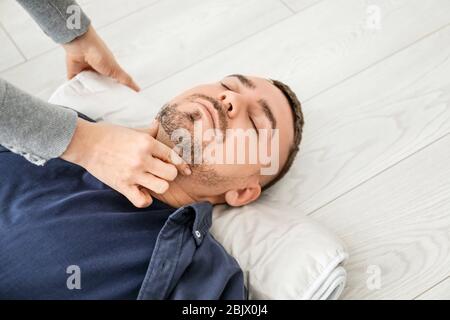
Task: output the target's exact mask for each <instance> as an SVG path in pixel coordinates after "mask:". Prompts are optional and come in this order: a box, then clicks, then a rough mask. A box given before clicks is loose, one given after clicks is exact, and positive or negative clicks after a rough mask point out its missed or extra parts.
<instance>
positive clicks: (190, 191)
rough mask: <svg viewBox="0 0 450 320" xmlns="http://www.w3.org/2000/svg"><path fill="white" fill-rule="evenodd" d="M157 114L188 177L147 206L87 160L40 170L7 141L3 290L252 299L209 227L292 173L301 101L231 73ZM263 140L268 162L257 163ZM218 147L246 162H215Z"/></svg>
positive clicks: (1, 222)
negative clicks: (217, 209) (90, 168)
mask: <svg viewBox="0 0 450 320" xmlns="http://www.w3.org/2000/svg"><path fill="white" fill-rule="evenodd" d="M80 117H83V118H85V119H86V120H89V121H91V120H90V119H88V118H87V117H85V116H84V115H80ZM157 119H158V123H157V125H158V126H159V127H158V130H157V135H156V138H157V140H159V141H161V142H163V143H164V144H166V145H168V146H170V147H171V148H172V147H175V149H176V150H177V151H178V152H179V153H180V154H182V155H183V158H184V159H185V160H186V159H187V158H190V159H189V161H188V162H189V163H191V165H190V166H191V169H192V174H191V175H189V176H182V175H177V177H176V178H175V179H174V180H173V181H169V188H168V189H167V191H165V192H164V193H162V194H158V193H155V192H151V195H152V197H153V203H152V204H151V205H150V206H149V207H148V208H142V209H137V208H135V207H134V206H133V205H132V204H131V203H129V202H128V201H127V199H126V198H125V197H123V196H122V195H121V194H119V193H118V192H116V191H114V190H113V189H111V188H110V187H108V186H107V185H105V184H103V183H101V182H100V181H99V180H97V179H96V178H95V177H94V176H92V175H91V174H89V173H88V172H87V171H86V170H84V169H83V168H81V167H79V166H76V165H74V164H71V163H69V162H66V161H64V160H61V159H53V160H51V161H49V162H47V164H46V165H45V166H43V167H38V166H35V165H33V164H31V163H29V162H27V161H26V160H24V158H22V157H20V156H18V155H16V154H14V153H12V152H10V151H8V150H7V149H6V148H3V147H1V146H0V181H1V183H0V298H1V299H136V298H138V299H244V298H245V288H244V284H243V275H242V271H241V269H240V268H239V265H238V264H237V262H236V261H235V260H234V259H233V258H232V257H231V256H229V255H228V254H227V253H226V252H225V250H224V249H223V248H222V246H221V245H220V244H219V243H218V242H216V241H215V239H214V238H213V237H212V236H211V235H210V234H209V228H210V225H211V213H212V205H214V204H220V203H227V204H229V205H231V206H242V205H245V204H248V203H250V202H252V201H254V200H256V199H257V198H258V197H259V196H260V194H261V190H263V189H266V188H268V187H269V186H271V185H273V184H274V183H275V182H276V181H278V180H279V179H280V178H281V177H282V176H283V175H284V174H285V173H286V172H287V170H288V169H289V167H290V166H291V164H292V162H293V160H294V157H295V155H296V153H297V151H298V146H299V143H300V140H301V134H302V127H303V116H302V113H301V107H300V103H299V101H298V100H297V98H296V96H295V94H294V93H293V92H292V91H291V90H290V89H289V87H287V86H286V85H284V84H282V83H281V82H278V81H274V80H266V79H262V78H257V77H246V76H242V75H232V76H228V77H225V78H224V79H222V80H221V81H219V82H215V83H211V84H205V85H200V86H197V87H194V88H192V89H190V90H188V91H186V92H184V93H182V94H181V95H179V96H177V97H176V98H174V99H173V100H171V101H170V102H169V103H167V104H166V105H165V106H164V107H163V108H162V109H161V110H160V112H159V114H158V117H157ZM211 129H212V132H213V134H212V135H211V136H210V137H209V138H207V137H206V136H207V135H206V133H207V132H211ZM255 129H256V130H255ZM229 132H231V133H233V132H250V133H252V132H253V135H251V134H249V135H246V136H240V135H239V134H238V135H235V136H234V138H236V139H237V141H238V140H239V139H243V140H245V141H244V142H245V143H244V144H242V145H241V146H244V149H243V151H242V150H238V148H237V147H236V145H235V144H232V141H233V140H236V139H231V138H230V136H229V135H228V133H229ZM264 132H269V134H265V135H264V134H263V133H264ZM199 133H200V136H201V138H200V140H199V138H198V134H199ZM252 137H256V138H257V140H258V142H261V141H262V142H263V144H260V143H258V145H257V146H256V149H255V145H253V144H251V143H250V139H251V138H252ZM274 140H278V141H277V143H275V144H274V143H273V142H274ZM188 142H190V143H188ZM241 142H242V141H241ZM130 143H132V141H130ZM264 143H265V145H266V147H267V148H266V149H267V151H266V153H267V155H269V156H270V161H262V160H260V158H262V156H261V155H260V157H258V159H257V160H256V161H251V158H252V155H253V154H256V153H261V152H260V151H261V148H262V147H261V146H263V145H264ZM230 145H231V146H232V147H231V148H228V147H229V146H230ZM211 146H214V148H211ZM204 147H205V148H204ZM225 147H227V148H225ZM207 150H209V151H208V152H209V157H206V154H207V152H206V151H207ZM211 150H213V151H214V152H211ZM221 150H222V151H224V153H223V154H225V155H226V156H227V155H230V154H232V153H236V152H237V153H238V156H239V155H242V153H244V154H245V157H244V158H245V160H244V161H243V162H239V161H236V158H234V161H231V162H230V161H211V159H215V160H217V159H219V157H218V155H219V154H220V153H221ZM199 155H200V156H199ZM211 155H214V156H211ZM205 159H206V160H208V161H201V160H205ZM222 159H224V157H222ZM274 163H276V166H275V170H272V169H273V168H274V166H273V164H274ZM264 169H267V170H264ZM269 169H270V170H269Z"/></svg>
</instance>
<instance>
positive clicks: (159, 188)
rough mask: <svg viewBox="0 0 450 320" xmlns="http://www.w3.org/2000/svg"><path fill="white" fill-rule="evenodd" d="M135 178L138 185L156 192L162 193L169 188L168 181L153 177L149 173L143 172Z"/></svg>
mask: <svg viewBox="0 0 450 320" xmlns="http://www.w3.org/2000/svg"><path fill="white" fill-rule="evenodd" d="M136 180H137V183H138V184H139V185H140V186H142V187H145V188H147V189H149V190H151V191H153V192H155V193H158V194H163V193H164V192H166V191H167V190H168V189H169V183H168V182H167V181H166V180H164V179H160V178H158V177H155V176H154V175H152V174H150V173H143V174H141V175H139V177H137V179H136Z"/></svg>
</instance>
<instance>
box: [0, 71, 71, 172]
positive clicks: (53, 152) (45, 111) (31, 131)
mask: <svg viewBox="0 0 450 320" xmlns="http://www.w3.org/2000/svg"><path fill="white" fill-rule="evenodd" d="M77 118H78V117H77V113H76V112H75V111H73V110H71V109H67V108H64V107H61V106H57V105H53V104H50V103H47V102H45V101H42V100H40V99H38V98H35V97H33V96H31V95H29V94H27V93H25V92H23V91H22V90H20V89H18V88H16V87H14V86H13V85H11V84H10V83H8V82H6V81H4V80H2V79H0V144H1V145H3V146H4V147H6V148H8V149H10V150H11V151H13V152H15V153H18V154H20V155H22V156H24V157H25V158H26V159H28V160H29V161H31V162H33V163H35V164H38V165H43V164H44V163H45V162H46V161H47V160H49V159H52V158H57V157H59V156H60V155H61V154H62V153H63V152H64V151H65V150H66V149H67V146H68V145H69V143H70V141H71V139H72V136H73V134H74V132H75V128H76V125H77Z"/></svg>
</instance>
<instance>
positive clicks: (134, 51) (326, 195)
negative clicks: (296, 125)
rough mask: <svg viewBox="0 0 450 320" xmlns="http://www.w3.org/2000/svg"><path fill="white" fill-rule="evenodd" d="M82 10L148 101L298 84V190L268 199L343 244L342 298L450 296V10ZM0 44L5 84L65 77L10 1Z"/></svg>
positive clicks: (329, 6)
mask: <svg viewBox="0 0 450 320" xmlns="http://www.w3.org/2000/svg"><path fill="white" fill-rule="evenodd" d="M80 3H81V4H82V5H83V7H84V9H85V11H86V12H87V13H88V15H89V16H90V17H91V18H92V20H93V23H94V26H96V28H97V30H98V32H99V33H100V35H101V36H102V37H103V38H104V40H105V41H106V42H107V43H108V44H109V46H110V48H111V49H112V50H113V51H114V53H115V55H116V56H117V58H118V59H119V61H120V62H121V64H122V65H123V66H124V67H125V68H126V69H127V70H128V71H129V72H130V73H131V74H133V75H134V76H135V78H136V79H137V81H138V82H139V84H140V85H141V86H142V87H143V88H144V89H145V90H144V92H143V94H144V95H145V96H147V97H149V98H150V97H151V99H152V100H153V101H157V102H159V103H163V102H165V101H166V100H167V99H169V98H170V97H172V96H173V95H174V94H175V93H177V92H179V90H181V89H184V88H186V87H190V86H192V85H193V84H196V83H198V82H202V81H209V80H216V79H218V78H219V77H222V76H223V75H226V74H229V73H232V72H241V73H248V74H259V75H266V76H270V77H272V78H279V79H280V80H284V81H286V82H287V83H289V84H290V85H291V86H292V87H293V88H294V89H295V90H296V91H297V93H298V95H299V96H300V98H301V99H302V100H303V102H304V109H305V110H304V111H305V118H306V121H307V125H306V127H305V135H304V142H303V146H302V155H301V165H302V173H301V177H300V178H301V181H302V182H301V184H300V186H296V187H298V188H300V190H296V192H295V193H294V192H293V193H292V194H273V195H271V196H273V197H277V198H280V199H283V200H285V201H286V202H289V203H291V204H293V205H294V206H295V207H296V208H298V210H299V211H300V212H302V213H305V214H310V215H311V216H312V217H314V218H316V219H318V220H320V221H322V222H323V223H324V224H326V225H327V226H328V227H329V228H331V229H332V230H334V231H335V232H336V233H338V234H339V235H340V236H341V237H342V238H343V240H344V241H345V242H346V243H347V245H348V248H349V250H350V254H351V258H350V260H349V261H348V264H347V270H348V273H349V279H348V287H347V289H346V291H345V293H344V296H343V298H346V299H371V298H375V299H379V298H381V299H415V298H418V299H430V298H431V299H433V298H442V299H445V298H447V299H450V135H449V132H450V103H449V101H450V59H449V58H450V1H448V0H430V1H422V0H321V1H319V0H247V1H240V0H184V1H179V0H159V1H158V0H153V1H149V0H127V1H119V0H97V1H94V0H84V1H80ZM373 10H375V11H373ZM377 10H378V11H377ZM378 13H379V19H378V18H377V14H378ZM0 44H1V50H0V76H1V77H3V78H5V79H7V80H9V81H11V82H13V83H14V84H16V85H18V86H19V87H21V88H23V89H25V90H27V91H29V92H31V93H33V94H35V95H38V96H40V97H42V98H45V99H46V98H48V97H49V95H50V93H51V92H53V90H54V89H55V88H56V87H57V86H58V85H59V84H61V83H62V81H63V80H64V77H65V73H64V59H63V58H64V55H63V52H62V49H60V48H58V47H57V46H56V45H55V44H53V43H52V42H51V41H50V40H49V39H47V38H46V36H45V35H44V34H43V33H42V32H41V31H40V30H39V28H38V27H37V26H36V25H35V24H34V22H33V21H32V20H31V19H30V18H29V17H28V16H27V14H26V13H25V12H24V11H23V10H22V9H21V8H20V7H19V6H18V5H17V4H16V3H15V2H14V1H13V0H0ZM299 194H300V195H299ZM370 266H377V267H378V268H379V270H380V272H381V274H380V275H381V286H380V288H379V289H373V288H371V287H370V286H367V281H368V279H369V277H370V276H371V274H370V273H368V270H369V271H370V270H371V269H370V268H369V267H370Z"/></svg>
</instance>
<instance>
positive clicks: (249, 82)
mask: <svg viewBox="0 0 450 320" xmlns="http://www.w3.org/2000/svg"><path fill="white" fill-rule="evenodd" d="M228 77H235V78H238V80H239V82H240V83H241V84H242V85H243V86H244V87H246V88H249V89H255V88H256V86H255V83H254V82H253V81H252V80H250V79H249V78H247V77H246V76H243V75H242V74H230V75H229V76H226V78H228Z"/></svg>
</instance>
